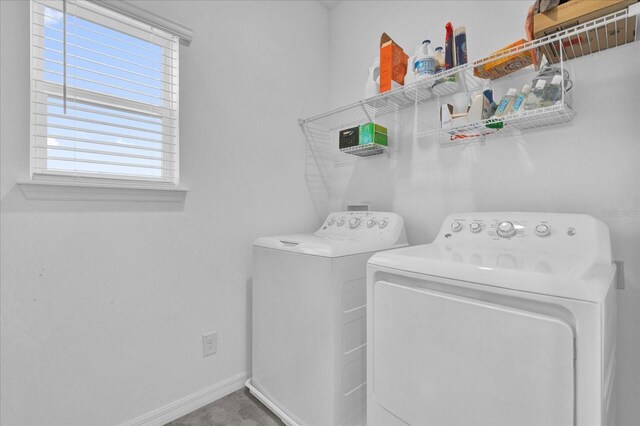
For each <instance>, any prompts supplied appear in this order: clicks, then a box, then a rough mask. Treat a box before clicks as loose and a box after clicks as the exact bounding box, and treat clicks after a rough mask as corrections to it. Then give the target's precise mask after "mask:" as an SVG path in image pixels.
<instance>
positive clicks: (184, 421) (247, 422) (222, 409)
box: [166, 388, 284, 426]
mask: <svg viewBox="0 0 640 426" xmlns="http://www.w3.org/2000/svg"><path fill="white" fill-rule="evenodd" d="M282 425H284V423H282V422H281V421H280V419H279V418H278V417H277V416H276V415H275V414H273V413H272V412H271V411H269V409H268V408H267V407H265V406H264V405H263V404H262V403H261V402H260V401H258V400H257V399H255V398H254V397H253V395H251V393H250V392H249V390H248V389H247V388H242V389H240V390H238V391H236V392H233V393H231V394H229V395H227V396H225V397H224V398H221V399H219V400H217V401H215V402H212V403H211V404H209V405H205V406H204V407H202V408H199V409H197V410H196V411H193V412H191V413H189V414H187V415H186V416H183V417H180V418H179V419H178V420H175V421H173V422H171V423H168V424H167V425H166V426H282Z"/></svg>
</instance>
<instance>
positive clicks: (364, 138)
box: [359, 123, 388, 146]
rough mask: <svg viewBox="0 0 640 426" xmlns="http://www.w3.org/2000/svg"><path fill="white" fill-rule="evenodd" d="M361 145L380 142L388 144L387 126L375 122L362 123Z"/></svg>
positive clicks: (380, 143)
mask: <svg viewBox="0 0 640 426" xmlns="http://www.w3.org/2000/svg"><path fill="white" fill-rule="evenodd" d="M359 133H360V145H368V144H372V143H375V144H378V145H384V146H388V145H387V143H388V140H387V128H386V127H384V126H381V125H379V124H375V123H367V124H362V125H360V131H359Z"/></svg>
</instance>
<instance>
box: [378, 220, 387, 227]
mask: <svg viewBox="0 0 640 426" xmlns="http://www.w3.org/2000/svg"><path fill="white" fill-rule="evenodd" d="M388 224H389V222H387V221H386V220H384V219H382V220H381V221H380V222H378V226H379V227H380V229H384V228H386V227H387V225H388Z"/></svg>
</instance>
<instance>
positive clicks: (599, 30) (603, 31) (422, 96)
mask: <svg viewBox="0 0 640 426" xmlns="http://www.w3.org/2000/svg"><path fill="white" fill-rule="evenodd" d="M636 19H637V15H635V14H633V13H630V12H628V10H626V9H625V10H622V11H620V12H616V13H612V14H610V15H607V16H604V17H602V18H598V19H595V20H593V21H590V22H586V23H584V24H580V25H577V26H575V27H572V28H569V29H567V30H564V31H559V32H557V33H554V34H551V35H548V36H546V37H542V38H539V39H537V40H533V41H529V42H526V43H524V44H522V45H519V46H517V47H513V48H511V49H506V50H501V51H499V52H496V53H492V54H490V55H488V56H486V57H484V58H482V59H479V60H477V61H474V62H471V63H468V64H464V65H461V66H458V67H454V68H451V69H449V70H447V71H445V72H443V73H439V74H437V75H433V76H429V77H428V78H425V79H422V80H418V81H416V82H413V83H411V84H408V85H406V86H404V87H401V88H398V89H395V90H392V91H390V92H386V93H382V94H380V95H376V96H373V97H371V98H367V99H364V100H361V101H358V102H354V103H352V104H349V105H346V106H343V107H340V108H336V109H334V110H331V111H328V112H325V113H322V114H318V115H315V116H313V117H309V118H306V119H300V120H299V123H300V124H301V125H305V124H308V123H315V124H318V125H321V126H323V127H326V128H328V129H330V130H335V129H341V128H347V127H349V126H351V125H354V124H360V123H366V122H371V121H375V119H376V117H379V116H382V115H385V114H389V113H392V112H396V111H399V110H401V109H403V108H407V107H409V106H413V105H416V104H419V103H423V102H429V101H431V100H433V99H437V98H439V97H442V96H447V95H451V94H453V93H456V92H472V91H476V90H482V88H483V85H484V82H485V80H483V79H481V78H479V77H476V76H475V75H474V73H473V70H474V68H475V67H478V66H480V65H484V64H486V63H489V62H492V61H495V60H498V59H502V58H506V57H509V56H513V55H517V54H518V53H521V52H524V51H527V50H532V49H537V50H538V51H539V52H541V53H543V54H544V55H545V57H546V58H547V60H548V61H549V62H550V63H556V62H559V61H560V58H563V60H565V61H566V60H569V59H573V58H579V57H583V56H587V55H590V54H593V53H597V52H601V51H603V50H607V49H611V48H614V47H618V46H622V45H625V44H628V43H631V42H634V41H636V39H637V34H636V31H635V29H636ZM449 79H451V80H455V81H453V82H446V84H438V83H441V82H442V80H449Z"/></svg>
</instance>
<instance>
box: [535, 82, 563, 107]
mask: <svg viewBox="0 0 640 426" xmlns="http://www.w3.org/2000/svg"><path fill="white" fill-rule="evenodd" d="M561 84H562V76H561V75H554V76H553V78H552V79H551V83H549V84H548V85H547V86H546V87H545V88H544V91H543V92H542V96H541V97H540V108H544V107H548V106H551V105H553V104H555V103H556V101H557V100H558V99H560V95H561V94H562V87H561Z"/></svg>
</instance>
